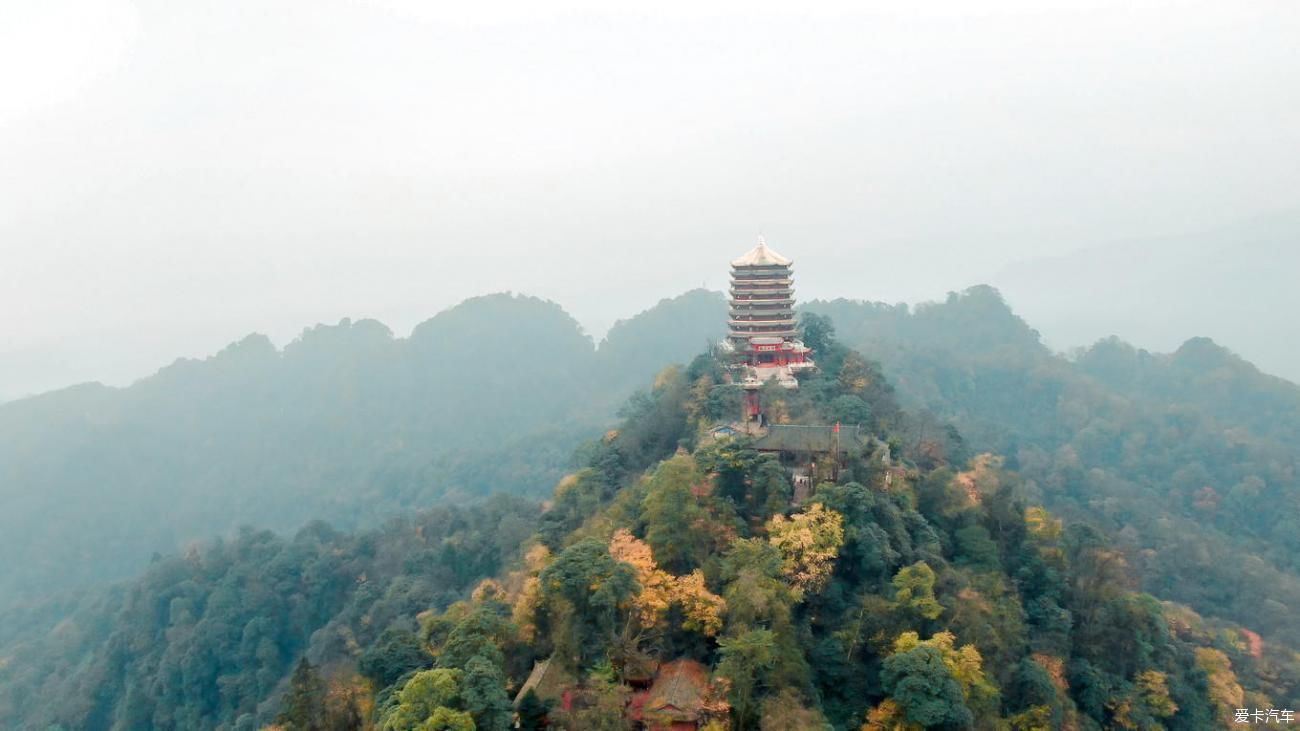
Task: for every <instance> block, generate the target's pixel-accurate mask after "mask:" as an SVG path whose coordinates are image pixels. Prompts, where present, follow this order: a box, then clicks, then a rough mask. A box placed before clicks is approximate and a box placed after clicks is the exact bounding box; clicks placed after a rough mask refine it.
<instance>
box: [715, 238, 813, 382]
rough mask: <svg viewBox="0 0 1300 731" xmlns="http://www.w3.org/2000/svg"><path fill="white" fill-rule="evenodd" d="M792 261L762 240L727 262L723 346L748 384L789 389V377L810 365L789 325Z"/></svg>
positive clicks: (791, 316)
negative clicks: (773, 383) (771, 384)
mask: <svg viewBox="0 0 1300 731" xmlns="http://www.w3.org/2000/svg"><path fill="white" fill-rule="evenodd" d="M793 263H794V262H792V261H790V260H789V259H787V258H785V257H784V256H781V255H780V254H778V253H776V252H775V251H773V250H772V249H770V248H768V246H767V243H766V242H764V241H763V240H762V239H759V241H758V246H755V247H754V248H753V249H751V250H750V251H749V252H747V253H746V254H745V255H744V256H741V257H740V258H738V259H736V260H734V261H732V262H731V300H730V311H729V313H728V320H727V325H728V332H727V346H728V349H729V350H731V351H732V352H733V353H734V354H735V356H736V360H737V363H738V365H743V366H746V367H747V371H748V373H747V376H746V380H748V381H751V382H755V381H756V382H759V383H761V382H763V381H767V380H772V379H776V380H779V381H780V382H781V383H783V384H785V385H787V386H790V387H794V386H796V385H797V382H796V381H795V379H794V373H795V372H797V371H799V370H804V369H809V368H812V367H813V363H812V361H811V360H810V359H809V356H810V355H811V353H812V351H810V350H809V349H808V348H807V347H805V346H804V344H803V343H802V342H801V341H800V340H799V329H798V326H797V324H796V322H795V315H794V274H793V270H792V265H793Z"/></svg>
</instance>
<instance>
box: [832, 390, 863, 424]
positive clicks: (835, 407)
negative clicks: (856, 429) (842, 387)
mask: <svg viewBox="0 0 1300 731" xmlns="http://www.w3.org/2000/svg"><path fill="white" fill-rule="evenodd" d="M830 415H831V418H832V419H834V420H835V421H837V422H839V423H842V424H870V423H871V406H870V405H869V404H867V402H866V401H863V400H862V397H861V396H855V395H853V394H845V395H843V396H836V397H835V398H834V399H833V400H832V401H831V407H830Z"/></svg>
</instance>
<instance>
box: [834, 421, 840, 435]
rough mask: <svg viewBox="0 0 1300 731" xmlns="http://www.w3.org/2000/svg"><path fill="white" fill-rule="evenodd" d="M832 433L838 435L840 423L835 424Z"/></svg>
mask: <svg viewBox="0 0 1300 731" xmlns="http://www.w3.org/2000/svg"><path fill="white" fill-rule="evenodd" d="M834 431H835V433H836V434H839V433H840V423H839V422H838V421H837V422H835V430H834Z"/></svg>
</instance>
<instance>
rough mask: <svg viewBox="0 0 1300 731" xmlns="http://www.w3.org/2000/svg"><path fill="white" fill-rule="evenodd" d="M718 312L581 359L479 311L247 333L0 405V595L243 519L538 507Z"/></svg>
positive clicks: (678, 305)
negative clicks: (491, 499) (579, 451)
mask: <svg viewBox="0 0 1300 731" xmlns="http://www.w3.org/2000/svg"><path fill="white" fill-rule="evenodd" d="M719 303H720V299H719V298H718V296H717V295H716V294H713V293H703V292H695V293H688V294H686V295H683V296H681V297H678V298H675V299H670V300H664V301H663V302H661V303H659V304H658V305H657V306H656V307H654V308H651V309H650V310H649V311H647V312H645V313H643V314H642V315H640V316H638V317H634V318H631V319H629V320H627V321H624V322H620V323H619V324H618V325H617V326H615V327H614V329H613V330H611V332H610V334H609V337H608V338H607V339H606V341H605V343H604V344H602V347H601V348H600V350H599V351H597V349H596V348H595V345H594V344H593V342H592V341H591V339H590V338H589V337H588V336H586V335H585V334H584V333H583V332H582V329H581V328H580V327H579V325H578V323H577V322H576V321H574V320H573V318H571V317H570V316H569V315H567V314H566V313H565V312H564V311H563V310H562V309H561V308H560V307H559V306H558V305H555V304H554V303H550V302H545V301H542V300H539V299H535V298H530V297H520V296H510V295H490V296H485V297H476V298H474V299H470V300H467V301H465V302H464V303H462V304H460V305H458V306H456V307H454V308H451V309H449V310H446V311H444V312H441V313H439V314H438V315H436V316H434V317H433V318H431V319H429V320H427V321H426V322H424V323H422V324H420V325H419V326H418V327H416V328H415V329H414V331H413V332H412V333H411V335H410V337H409V338H396V337H394V336H393V334H392V332H391V331H390V330H389V329H388V328H387V327H385V326H384V325H383V324H381V323H379V322H376V321H374V320H360V321H355V322H353V321H349V320H344V321H342V322H340V323H338V324H336V325H318V326H315V327H312V328H308V329H306V330H304V331H303V332H302V334H301V335H300V336H299V337H298V338H297V339H296V340H294V341H293V342H291V343H289V344H288V345H287V346H285V348H284V349H283V350H282V351H281V350H277V349H276V348H275V347H274V346H273V345H272V344H271V342H270V341H269V340H268V339H267V338H265V337H263V336H260V335H250V336H248V337H247V338H245V339H243V340H241V341H239V342H237V343H233V344H231V345H230V346H228V347H227V348H225V349H223V350H222V351H221V352H219V353H217V354H215V355H213V356H211V357H209V358H207V359H204V360H179V361H177V362H175V363H173V364H172V365H169V366H167V367H166V368H163V369H162V370H160V371H159V372H158V373H157V374H155V375H153V376H151V377H149V378H145V379H142V380H141V381H139V382H137V383H135V384H133V385H131V386H130V387H127V388H120V389H119V388H109V387H106V386H101V385H98V384H84V385H80V386H75V387H72V388H68V389H63V390H61V391H56V392H52V393H48V394H44V395H41V396H36V397H32V398H27V399H22V400H18V401H14V402H11V403H7V404H4V405H0V499H3V501H4V503H5V506H6V509H5V510H4V511H2V512H0V554H2V555H4V556H5V557H6V560H5V562H4V566H3V570H2V571H0V596H5V597H6V598H7V600H8V601H12V600H15V599H21V598H24V597H31V596H35V595H39V594H41V593H44V592H46V591H50V590H57V589H63V588H71V587H78V586H85V585H88V584H91V583H99V582H103V581H106V580H112V579H115V578H119V577H124V576H128V575H131V574H134V573H136V572H137V571H138V570H139V569H141V568H142V567H143V566H144V565H145V562H146V561H147V560H148V558H149V556H150V555H151V554H152V553H154V552H161V553H170V552H172V551H175V550H176V549H177V547H178V546H181V545H184V544H185V543H187V542H189V541H192V540H196V539H206V538H208V537H209V536H212V535H220V534H224V533H227V532H229V531H231V530H233V529H234V528H235V527H236V526H239V525H241V524H244V523H256V524H257V525H259V526H264V527H269V528H272V529H276V530H293V529H296V528H297V527H298V526H301V525H303V524H304V523H306V522H307V521H309V520H313V519H324V520H328V521H331V522H332V523H334V524H335V525H338V526H340V527H355V526H359V525H370V524H374V523H375V522H376V521H378V520H379V519H380V518H381V517H383V516H386V515H391V514H392V513H394V512H396V511H398V510H402V509H405V508H409V507H411V506H428V505H433V504H436V503H438V502H440V501H450V502H461V501H464V500H468V499H472V498H475V497H478V496H482V495H486V494H488V493H490V492H511V493H515V494H527V495H538V494H542V493H543V492H544V491H546V490H549V489H550V487H551V486H552V485H553V484H554V482H555V480H556V479H558V478H559V476H560V475H561V474H563V470H564V468H565V467H566V466H567V464H568V463H569V460H570V458H571V455H572V452H573V449H574V447H575V446H577V444H578V443H579V442H581V441H582V440H584V439H588V438H590V437H591V436H592V435H593V434H598V433H600V431H601V429H602V428H603V426H604V425H605V424H607V423H608V421H609V419H611V418H612V416H613V412H614V410H615V409H616V407H617V405H618V404H620V403H621V402H622V401H623V399H625V398H626V396H627V395H628V393H630V392H631V391H633V390H634V389H635V388H637V387H638V386H644V385H646V384H648V383H649V381H650V379H651V376H653V374H654V372H655V371H657V370H658V369H659V368H660V367H661V366H662V365H663V364H664V363H670V362H673V361H675V360H680V359H682V358H685V357H687V356H688V355H689V354H690V353H694V352H696V351H698V350H700V349H701V348H702V347H703V345H704V344H705V342H706V341H707V339H708V337H710V336H711V335H712V334H714V333H716V332H717V331H718V329H719V328H720V327H723V326H724V325H723V324H722V320H721V318H719V317H717V316H715V315H716V313H715V312H714V308H715V306H720V304H719ZM701 307H702V308H703V309H704V311H705V312H704V314H701V313H700V312H699V310H700V308H701Z"/></svg>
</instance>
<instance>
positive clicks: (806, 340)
mask: <svg viewBox="0 0 1300 731" xmlns="http://www.w3.org/2000/svg"><path fill="white" fill-rule="evenodd" d="M799 330H800V331H801V334H802V337H803V344H804V345H807V346H808V347H809V348H812V349H813V352H814V353H820V352H822V351H825V350H828V349H829V348H830V347H831V345H832V344H833V343H834V342H835V323H833V322H831V319H830V318H829V317H826V316H825V315H819V314H817V313H815V312H808V311H807V310H804V311H803V312H801V313H799Z"/></svg>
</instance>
